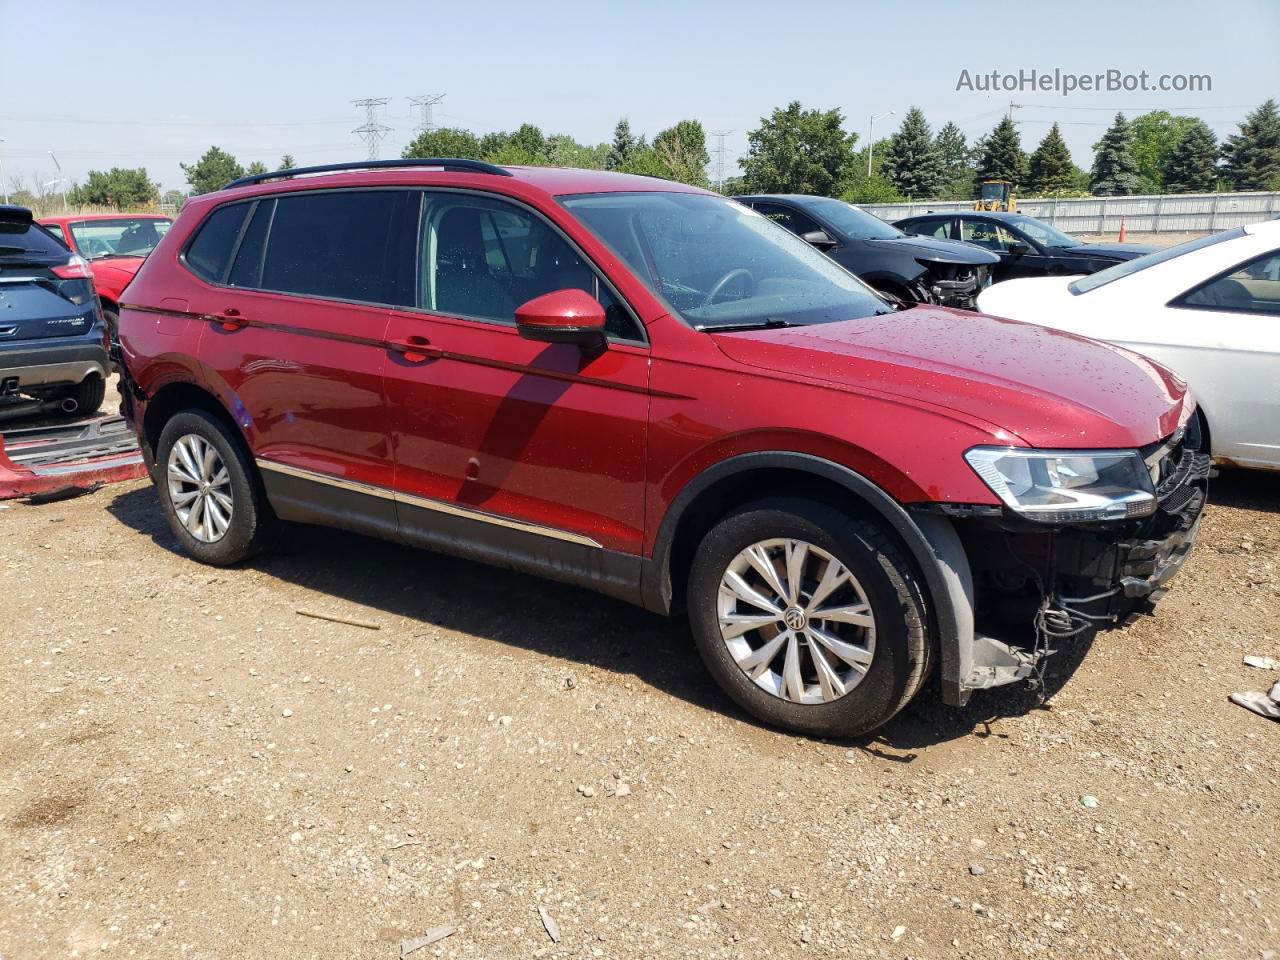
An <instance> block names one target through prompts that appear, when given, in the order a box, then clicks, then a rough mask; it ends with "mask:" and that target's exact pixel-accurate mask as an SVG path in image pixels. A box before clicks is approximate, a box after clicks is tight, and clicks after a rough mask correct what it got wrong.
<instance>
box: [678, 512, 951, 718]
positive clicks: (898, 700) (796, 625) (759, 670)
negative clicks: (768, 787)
mask: <svg viewBox="0 0 1280 960" xmlns="http://www.w3.org/2000/svg"><path fill="white" fill-rule="evenodd" d="M688 600H689V620H690V624H691V627H692V629H693V635H694V639H695V642H696V643H697V646H698V652H699V653H700V654H701V656H702V659H703V661H704V662H705V663H706V665H707V667H708V669H709V670H710V671H711V673H712V675H713V676H714V677H715V678H716V680H717V682H718V683H719V684H720V686H721V687H722V688H723V689H724V690H725V692H726V693H728V694H729V696H730V697H732V698H733V700H734V701H735V702H737V703H738V704H739V706H741V707H742V708H743V709H745V710H746V711H747V712H749V713H751V714H752V715H753V716H755V717H758V718H759V719H761V720H763V721H765V722H766V723H770V724H774V725H776V726H779V727H785V728H786V729H788V730H794V731H796V732H799V733H805V734H810V735H814V736H823V737H850V736H856V735H859V734H863V733H867V732H868V731H871V730H874V729H875V728H876V727H879V726H881V725H882V724H884V723H886V722H887V721H888V720H889V719H890V718H891V717H893V716H894V715H895V714H896V713H897V712H898V711H899V710H901V709H902V708H903V707H904V706H906V705H907V703H908V702H909V701H910V700H911V698H912V697H914V696H915V694H916V693H917V692H918V691H919V689H920V687H921V685H922V684H923V683H924V681H925V679H926V677H927V674H928V670H929V667H930V659H931V658H930V647H929V642H928V636H927V631H926V627H925V623H926V616H925V610H924V602H923V599H922V592H921V589H920V586H919V583H918V582H917V577H916V574H915V573H914V571H913V569H912V567H911V566H910V564H908V563H907V562H906V561H905V559H904V558H903V557H902V555H901V554H900V552H899V549H898V547H897V546H896V544H894V543H893V542H892V541H891V540H890V539H889V538H888V537H887V536H886V535H885V534H884V533H883V532H882V531H881V530H880V529H879V528H878V527H876V526H874V525H873V524H870V523H867V522H866V521H863V520H859V519H856V518H854V517H851V516H849V515H848V514H845V513H843V512H841V511H839V510H837V509H835V508H833V507H829V506H827V505H825V504H822V503H818V502H814V501H807V500H795V499H781V498H780V499H776V500H768V501H760V502H758V503H755V504H749V505H747V506H744V507H742V508H740V509H739V510H737V511H735V512H734V513H731V514H730V515H729V516H727V517H725V518H724V519H723V520H721V521H720V523H718V524H717V525H716V526H715V527H714V528H713V529H712V530H711V532H710V533H708V534H707V536H706V537H705V538H704V539H703V541H702V544H701V546H700V547H699V550H698V554H697V556H696V558H695V560H694V563H693V568H692V570H691V571H690V575H689V592H688Z"/></svg>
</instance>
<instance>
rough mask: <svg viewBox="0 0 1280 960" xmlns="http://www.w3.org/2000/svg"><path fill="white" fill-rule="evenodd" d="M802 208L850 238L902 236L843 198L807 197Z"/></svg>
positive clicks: (891, 237)
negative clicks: (810, 211)
mask: <svg viewBox="0 0 1280 960" xmlns="http://www.w3.org/2000/svg"><path fill="white" fill-rule="evenodd" d="M802 209H805V210H812V211H813V212H814V213H816V214H817V215H818V216H820V217H822V218H823V219H824V220H826V221H827V222H828V223H829V224H831V225H832V226H833V227H835V228H836V229H837V230H839V231H840V232H841V233H843V234H844V235H845V236H846V237H848V238H849V239H850V240H893V239H896V238H897V237H901V236H903V233H902V231H901V230H899V229H898V228H897V227H895V226H894V225H893V224H891V223H885V222H884V221H883V220H881V219H880V218H879V217H877V216H875V215H874V214H870V213H867V211H865V210H859V209H858V208H857V207H855V206H854V205H853V204H851V203H845V202H844V201H843V200H832V199H831V198H830V197H808V198H807V199H806V200H805V202H804V207H802Z"/></svg>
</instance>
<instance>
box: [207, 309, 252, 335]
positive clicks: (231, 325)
mask: <svg viewBox="0 0 1280 960" xmlns="http://www.w3.org/2000/svg"><path fill="white" fill-rule="evenodd" d="M207 319H209V320H212V321H213V322H214V323H216V324H218V326H220V327H222V329H223V330H239V329H241V328H242V327H243V326H244V325H245V324H246V323H248V322H249V321H247V320H246V319H245V318H244V317H242V316H240V311H239V310H237V309H236V308H235V307H227V309H225V310H223V311H222V315H221V316H219V317H214V316H210V317H208V318H207Z"/></svg>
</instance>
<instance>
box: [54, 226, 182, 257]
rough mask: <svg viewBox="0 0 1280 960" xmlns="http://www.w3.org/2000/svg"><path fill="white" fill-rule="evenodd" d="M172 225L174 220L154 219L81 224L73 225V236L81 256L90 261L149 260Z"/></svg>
mask: <svg viewBox="0 0 1280 960" xmlns="http://www.w3.org/2000/svg"><path fill="white" fill-rule="evenodd" d="M172 225H173V221H172V220H163V219H157V218H154V217H120V218H119V219H114V218H113V219H111V220H81V221H79V222H76V223H72V224H71V236H72V238H73V239H74V240H75V242H76V249H77V250H79V251H80V255H81V256H82V257H85V258H86V259H89V260H98V259H101V258H102V257H145V256H146V255H147V254H148V253H150V252H151V251H152V250H153V249H155V245H156V244H157V243H159V242H160V238H161V237H163V236H164V235H165V233H166V232H167V231H168V229H169V227H170V226H172Z"/></svg>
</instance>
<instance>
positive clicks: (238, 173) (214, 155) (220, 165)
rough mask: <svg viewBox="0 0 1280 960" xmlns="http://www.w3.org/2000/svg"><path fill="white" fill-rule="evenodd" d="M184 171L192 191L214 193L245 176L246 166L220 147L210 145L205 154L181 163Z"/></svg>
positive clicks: (194, 192)
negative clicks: (189, 161)
mask: <svg viewBox="0 0 1280 960" xmlns="http://www.w3.org/2000/svg"><path fill="white" fill-rule="evenodd" d="M178 166H180V167H182V172H183V173H184V174H186V176H187V183H189V184H191V192H192V193H193V194H196V193H212V192H213V191H214V190H221V189H222V188H223V187H224V186H225V185H226V184H228V183H229V182H231V181H232V180H235V179H237V178H239V177H243V176H244V167H242V166H240V164H239V163H237V162H236V158H235V157H233V156H232V155H231V154H229V153H227V152H226V151H225V150H222V149H221V148H219V147H210V148H209V149H208V150H206V151H205V153H204V156H203V157H201V158H200V159H199V160H197V161H196V162H195V163H193V164H191V165H190V166H187V164H185V163H180V164H178Z"/></svg>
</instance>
